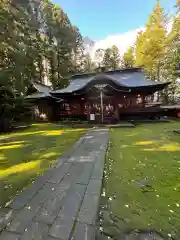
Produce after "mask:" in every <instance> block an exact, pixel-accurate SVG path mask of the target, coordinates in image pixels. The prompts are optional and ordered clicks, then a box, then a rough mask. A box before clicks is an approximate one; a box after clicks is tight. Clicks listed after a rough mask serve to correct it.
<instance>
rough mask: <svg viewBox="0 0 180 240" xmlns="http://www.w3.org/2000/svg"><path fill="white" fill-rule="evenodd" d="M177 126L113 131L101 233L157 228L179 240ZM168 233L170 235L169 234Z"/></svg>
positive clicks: (179, 144) (179, 139)
mask: <svg viewBox="0 0 180 240" xmlns="http://www.w3.org/2000/svg"><path fill="white" fill-rule="evenodd" d="M174 128H180V123H179V122H172V123H165V124H157V125H150V124H149V125H143V126H138V127H136V128H135V129H116V130H114V129H111V130H110V146H109V149H108V151H107V158H106V167H105V177H104V186H103V192H102V198H101V204H102V206H103V208H101V213H102V214H101V215H102V216H101V218H102V229H103V231H105V232H106V233H107V234H109V235H112V236H115V238H117V239H121V238H120V236H121V234H122V233H125V232H131V231H137V230H138V229H139V230H147V231H150V230H154V231H157V232H159V233H160V234H161V235H163V236H164V238H165V239H169V237H168V236H172V239H174V240H179V239H180V231H179V226H180V155H179V153H180V135H176V134H174V133H173V129H174ZM168 234H169V235H168Z"/></svg>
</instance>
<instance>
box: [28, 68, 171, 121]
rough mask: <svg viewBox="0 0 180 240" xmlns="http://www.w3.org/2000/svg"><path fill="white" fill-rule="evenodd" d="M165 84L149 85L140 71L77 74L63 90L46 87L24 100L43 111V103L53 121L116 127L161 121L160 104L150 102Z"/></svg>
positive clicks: (154, 82)
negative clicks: (123, 123) (132, 122)
mask: <svg viewBox="0 0 180 240" xmlns="http://www.w3.org/2000/svg"><path fill="white" fill-rule="evenodd" d="M168 84H169V83H162V82H158V81H151V80H149V79H147V78H146V76H145V74H144V72H143V70H142V69H140V68H132V69H122V70H114V71H107V72H97V73H87V74H76V75H73V76H72V77H71V78H70V79H69V85H68V86H67V87H66V88H63V89H56V90H52V89H50V88H49V87H48V91H47V89H46V94H45V95H44V94H42V92H41V96H40V95H36V97H35V98H33V96H35V94H34V95H33V94H32V95H29V96H28V97H27V98H28V99H31V100H32V101H33V102H34V103H36V104H37V108H39V109H40V108H41V109H42V107H41V104H40V102H42V101H43V102H44V104H45V105H46V107H47V106H48V107H49V108H50V109H51V110H48V112H51V114H50V115H51V119H53V120H62V119H77V120H78V119H79V120H88V121H90V122H94V123H106V124H107V123H118V122H119V121H120V120H122V119H128V120H132V119H137V118H138V119H142V118H143V119H145V118H158V117H160V116H161V115H162V114H163V113H164V109H163V108H161V103H158V102H154V101H152V99H153V98H152V96H153V95H154V93H156V92H159V91H162V90H163V89H164V88H165V87H167V86H168ZM36 85H37V83H36ZM46 87H47V86H45V88H46ZM36 89H37V86H36ZM41 91H42V89H41ZM45 102H46V103H45ZM45 105H44V106H45ZM44 108H45V107H44Z"/></svg>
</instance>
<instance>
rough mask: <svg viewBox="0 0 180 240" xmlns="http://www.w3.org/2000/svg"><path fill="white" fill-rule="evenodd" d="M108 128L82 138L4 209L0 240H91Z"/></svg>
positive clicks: (93, 237) (0, 212)
mask: <svg viewBox="0 0 180 240" xmlns="http://www.w3.org/2000/svg"><path fill="white" fill-rule="evenodd" d="M107 143H108V129H94V130H92V131H89V132H88V133H87V134H85V135H84V136H83V137H81V139H80V140H79V141H78V142H77V143H76V144H75V145H74V147H73V148H72V149H71V150H70V151H69V152H67V153H65V154H64V155H63V156H62V157H60V159H59V160H58V161H57V164H56V166H55V167H54V168H52V169H49V170H48V171H47V172H46V173H45V174H44V175H43V176H42V177H39V178H38V179H37V180H36V181H35V183H34V184H33V185H32V186H31V187H30V188H27V189H26V190H25V191H24V192H22V194H21V195H20V196H19V197H17V198H16V199H15V200H14V201H13V202H12V203H10V205H9V206H8V207H7V208H5V209H0V231H2V232H1V234H0V239H1V240H70V239H71V240H93V239H95V224H96V218H97V213H98V208H99V200H100V192H101V184H102V177H103V169H104V160H105V153H106V148H107Z"/></svg>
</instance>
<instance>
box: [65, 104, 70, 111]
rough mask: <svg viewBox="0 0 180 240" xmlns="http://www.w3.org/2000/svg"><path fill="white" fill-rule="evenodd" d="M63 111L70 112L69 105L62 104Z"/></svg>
mask: <svg viewBox="0 0 180 240" xmlns="http://www.w3.org/2000/svg"><path fill="white" fill-rule="evenodd" d="M64 110H65V111H69V110H70V104H69V103H64Z"/></svg>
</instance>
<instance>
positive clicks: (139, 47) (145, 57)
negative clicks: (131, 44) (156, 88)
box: [135, 0, 166, 79]
mask: <svg viewBox="0 0 180 240" xmlns="http://www.w3.org/2000/svg"><path fill="white" fill-rule="evenodd" d="M165 47H166V15H165V14H164V12H163V8H162V7H161V6H160V1H159V0H158V1H157V3H156V5H155V7H154V9H153V12H152V14H151V15H150V16H149V20H148V23H147V24H146V30H145V31H144V32H140V33H139V35H138V37H137V41H136V48H135V52H136V65H137V66H143V67H144V69H145V70H146V71H147V73H148V75H149V77H150V78H151V79H156V78H157V75H158V68H159V66H160V64H161V62H162V60H163V57H164V54H165Z"/></svg>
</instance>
